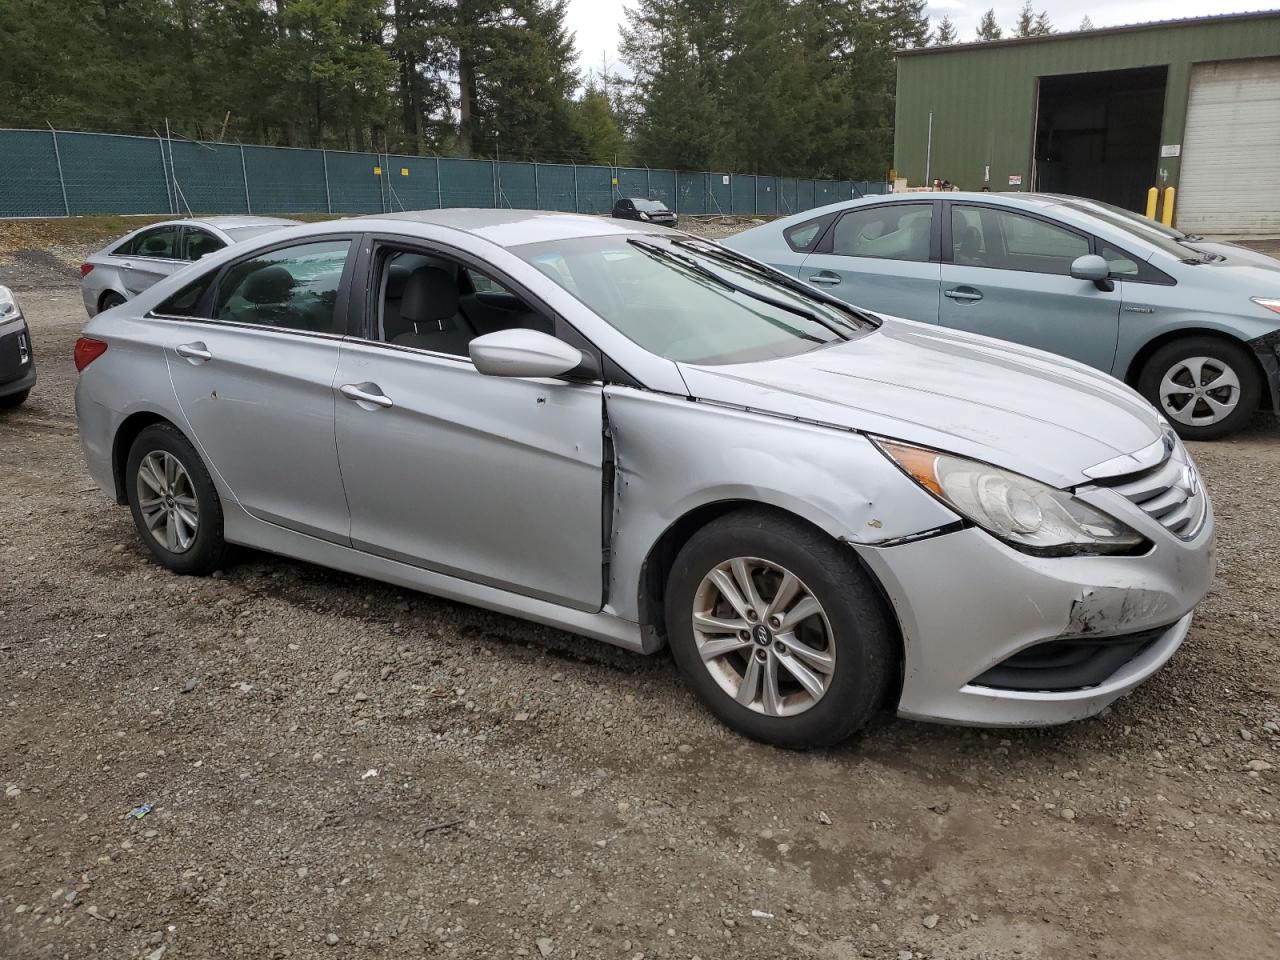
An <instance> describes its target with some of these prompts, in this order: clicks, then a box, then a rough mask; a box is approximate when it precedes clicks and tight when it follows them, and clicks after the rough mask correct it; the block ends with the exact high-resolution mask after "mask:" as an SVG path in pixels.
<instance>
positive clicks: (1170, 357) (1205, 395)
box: [1138, 336, 1262, 440]
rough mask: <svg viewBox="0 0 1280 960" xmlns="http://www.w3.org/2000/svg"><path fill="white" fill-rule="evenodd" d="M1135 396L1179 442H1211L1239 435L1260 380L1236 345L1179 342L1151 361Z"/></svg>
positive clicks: (1198, 339)
mask: <svg viewBox="0 0 1280 960" xmlns="http://www.w3.org/2000/svg"><path fill="white" fill-rule="evenodd" d="M1138 392H1139V393H1141V394H1142V395H1143V396H1144V397H1146V398H1147V400H1148V401H1149V402H1150V403H1152V404H1153V405H1154V406H1155V407H1156V409H1158V410H1159V411H1160V412H1161V413H1163V414H1164V415H1165V417H1167V418H1168V420H1169V422H1170V423H1171V424H1172V425H1173V429H1174V430H1175V431H1177V434H1178V436H1180V437H1182V438H1183V439H1184V440H1217V439H1218V438H1219V437H1225V436H1226V435H1227V434H1229V433H1234V432H1235V431H1236V430H1239V429H1240V428H1241V427H1243V426H1244V425H1245V424H1246V423H1248V422H1249V418H1250V417H1252V416H1253V414H1254V413H1255V412H1256V411H1257V409H1258V404H1259V401H1260V400H1261V397H1262V378H1261V376H1259V374H1258V368H1257V364H1256V363H1255V362H1254V360H1253V358H1252V357H1251V356H1250V355H1249V353H1248V351H1247V350H1246V349H1245V348H1244V347H1243V346H1241V345H1240V344H1238V343H1233V342H1231V341H1230V340H1223V339H1221V338H1218V337H1204V336H1197V337H1185V338H1183V339H1179V340H1174V341H1172V342H1170V343H1166V344H1165V345H1164V346H1162V347H1160V348H1159V349H1158V350H1156V352H1155V353H1153V354H1152V355H1151V357H1150V359H1148V360H1147V362H1146V364H1145V365H1144V366H1143V368H1142V372H1141V373H1140V374H1139V375H1138Z"/></svg>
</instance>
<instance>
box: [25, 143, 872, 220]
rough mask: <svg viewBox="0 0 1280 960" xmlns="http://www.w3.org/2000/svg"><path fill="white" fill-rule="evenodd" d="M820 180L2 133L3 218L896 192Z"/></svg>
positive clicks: (762, 203)
mask: <svg viewBox="0 0 1280 960" xmlns="http://www.w3.org/2000/svg"><path fill="white" fill-rule="evenodd" d="M888 189H889V185H888V184H886V183H881V182H877V181H866V180H809V179H803V178H795V177H761V176H751V175H744V174H730V173H715V172H709V171H708V172H701V173H690V172H687V171H683V170H680V171H677V170H650V169H648V168H646V167H639V168H637V167H608V166H591V165H585V164H583V165H575V164H560V163H520V162H508V161H500V162H499V161H492V160H458V159H448V158H443V157H441V158H437V157H409V156H397V155H395V154H379V153H353V152H349V151H344V150H309V149H299V148H295V147H265V146H250V145H247V144H246V145H241V144H236V143H199V142H196V141H191V140H184V139H168V138H161V137H137V136H126V135H122V134H113V133H72V132H64V131H58V130H52V129H50V130H6V129H0V217H63V216H67V217H70V216H80V215H86V214H99V213H140V214H164V213H171V214H175V215H181V214H212V213H260V214H269V213H270V214H280V213H335V214H336V213H341V214H355V213H390V212H395V211H400V210H423V209H433V208H437V207H513V208H521V209H532V210H562V211H566V212H575V213H607V212H609V210H610V209H611V208H612V206H613V203H614V201H615V200H616V199H617V198H619V197H649V198H651V199H654V200H661V201H662V202H663V203H665V204H666V205H667V206H668V207H670V208H671V209H672V210H674V211H676V212H677V213H683V214H731V215H737V216H755V215H762V216H775V215H777V216H786V215H787V214H790V213H796V212H799V211H801V210H809V209H812V208H813V207H820V206H823V205H824V204H828V203H834V202H835V201H837V200H847V199H849V198H851V197H858V196H862V195H864V194H870V193H887V192H888Z"/></svg>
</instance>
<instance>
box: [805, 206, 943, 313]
mask: <svg viewBox="0 0 1280 960" xmlns="http://www.w3.org/2000/svg"><path fill="white" fill-rule="evenodd" d="M934 208H935V204H934V203H933V202H932V201H924V202H920V203H897V202H895V203H883V204H878V205H876V206H871V207H855V208H853V209H852V210H849V211H847V212H846V213H844V214H842V215H841V217H840V219H839V220H837V221H836V222H835V224H834V226H832V228H831V230H830V231H829V232H828V233H827V235H826V236H825V237H823V239H822V241H821V243H820V244H819V246H818V249H816V250H815V251H814V252H813V253H811V254H810V255H809V256H808V257H807V258H806V259H805V261H804V266H802V267H801V268H800V279H801V280H805V281H808V282H809V283H811V284H813V285H814V286H817V287H821V288H822V289H823V290H826V291H827V292H828V293H831V294H833V295H834V296H837V297H839V298H840V299H841V300H845V301H847V302H848V303H851V304H853V305H854V306H858V307H865V308H866V309H868V310H874V311H877V312H880V313H887V314H890V315H892V316H895V317H905V318H906V319H908V320H918V321H920V322H922V323H936V322H937V320H938V276H939V271H938V263H937V258H936V257H935V256H933V255H932V253H933V250H934V237H933V234H934V223H933V218H934Z"/></svg>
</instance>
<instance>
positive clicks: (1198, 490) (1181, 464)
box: [1099, 442, 1208, 540]
mask: <svg viewBox="0 0 1280 960" xmlns="http://www.w3.org/2000/svg"><path fill="white" fill-rule="evenodd" d="M1099 486H1104V487H1107V488H1109V489H1111V490H1114V491H1115V492H1116V493H1118V494H1120V495H1121V496H1122V497H1124V498H1125V499H1126V500H1128V501H1129V502H1130V503H1132V504H1134V505H1135V506H1137V507H1138V508H1140V509H1141V510H1142V511H1143V512H1144V513H1146V514H1147V516H1149V517H1151V518H1152V519H1153V520H1156V521H1158V522H1159V523H1160V525H1161V526H1163V527H1164V528H1165V529H1166V530H1168V531H1170V532H1171V533H1173V534H1174V535H1176V536H1178V537H1180V538H1182V539H1183V540H1190V539H1191V538H1192V537H1194V536H1195V535H1196V534H1197V533H1199V532H1200V528H1201V527H1202V526H1204V519H1205V516H1206V514H1207V512H1208V497H1207V496H1206V495H1205V491H1204V486H1203V485H1202V484H1201V482H1200V474H1199V472H1198V471H1197V470H1196V465H1195V464H1194V463H1192V462H1191V458H1190V457H1189V456H1187V452H1186V450H1185V449H1184V448H1183V446H1182V444H1180V443H1177V442H1172V443H1167V444H1166V445H1165V455H1164V459H1163V460H1161V461H1160V462H1159V463H1157V464H1156V465H1155V466H1154V467H1148V468H1147V469H1145V470H1142V471H1139V472H1138V473H1131V474H1128V475H1126V476H1123V477H1116V478H1114V479H1109V480H1102V481H1099Z"/></svg>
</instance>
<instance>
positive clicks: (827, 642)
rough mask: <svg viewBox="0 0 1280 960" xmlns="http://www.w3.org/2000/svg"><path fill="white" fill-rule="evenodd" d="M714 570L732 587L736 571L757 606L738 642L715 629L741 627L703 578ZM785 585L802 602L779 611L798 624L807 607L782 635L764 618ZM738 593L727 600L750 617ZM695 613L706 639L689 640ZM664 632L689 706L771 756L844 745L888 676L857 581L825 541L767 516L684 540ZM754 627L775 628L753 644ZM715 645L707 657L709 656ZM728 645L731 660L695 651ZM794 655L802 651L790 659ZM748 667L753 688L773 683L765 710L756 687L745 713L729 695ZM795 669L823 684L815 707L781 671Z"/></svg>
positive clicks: (889, 637)
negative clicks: (771, 749)
mask: <svg viewBox="0 0 1280 960" xmlns="http://www.w3.org/2000/svg"><path fill="white" fill-rule="evenodd" d="M735 562H737V563H736V566H735ZM717 571H718V572H719V574H723V575H725V576H729V577H731V578H732V580H731V583H732V585H733V586H734V587H737V586H738V585H739V584H740V583H741V582H742V580H741V574H742V571H747V576H748V577H749V579H750V582H751V584H752V586H753V587H754V589H755V591H756V599H757V600H760V601H761V602H762V603H763V604H764V606H765V610H764V611H757V610H754V609H751V610H750V611H749V612H750V613H754V614H755V620H754V621H748V622H752V623H753V625H752V626H751V629H750V630H747V631H746V633H747V636H748V637H749V638H750V639H749V641H747V642H745V643H744V639H743V635H742V632H740V631H739V632H732V633H730V632H727V631H726V629H724V626H725V623H726V622H733V623H735V624H737V625H741V624H742V622H743V619H744V618H743V617H740V616H737V615H736V613H735V611H734V609H733V606H732V604H731V603H730V602H729V600H728V599H727V597H728V594H726V593H724V592H723V591H722V590H720V588H719V586H718V585H717V582H716V581H715V580H714V579H709V578H713V577H715V576H717ZM787 574H790V575H791V576H792V577H793V578H795V579H797V580H798V581H799V583H800V590H801V591H802V592H800V593H797V594H795V595H794V596H793V599H792V600H791V602H787V603H784V604H783V605H782V607H781V609H782V610H784V611H793V612H795V613H800V604H801V603H802V602H807V601H806V600H805V594H808V597H809V598H811V599H812V600H814V601H816V602H817V604H818V606H819V610H818V612H816V613H812V614H810V615H808V616H803V615H802V616H803V619H801V620H800V621H799V622H798V623H796V624H792V625H791V626H790V627H788V625H787V623H786V620H785V619H784V620H782V622H781V623H778V621H774V622H773V623H770V622H768V621H767V619H766V618H767V617H768V614H769V613H770V609H769V607H770V601H771V600H772V599H775V598H776V597H777V594H778V593H780V592H781V590H780V589H779V587H780V586H781V584H782V583H783V582H785V579H784V578H785V576H786V575H787ZM744 594H745V592H744V591H742V590H739V598H740V599H745V600H747V604H748V606H750V605H751V601H750V599H749V598H746V597H745V595H744ZM699 612H701V613H703V614H710V615H711V616H712V617H713V618H714V619H715V620H716V621H718V622H717V625H716V628H715V629H713V630H712V631H711V632H707V630H705V629H695V625H694V621H695V614H696V613H699ZM702 622H703V623H704V624H705V623H706V622H707V621H702ZM666 623H667V636H668V637H669V639H670V642H671V650H672V654H673V655H674V657H675V660H676V663H677V665H678V666H679V668H680V670H681V672H682V673H683V675H684V677H685V679H686V681H687V682H688V683H689V686H690V687H692V689H693V692H694V694H695V695H696V696H697V697H698V699H699V700H701V701H702V702H703V704H705V705H706V707H707V708H708V709H709V710H710V711H711V712H712V713H713V714H715V715H716V716H717V717H718V718H720V720H721V721H723V722H724V723H725V724H726V725H728V726H729V727H731V728H732V729H733V730H736V731H737V732H738V733H741V734H743V735H744V736H747V737H750V738H751V739H753V740H759V741H761V742H763V743H768V744H772V745H774V746H778V747H786V748H789V749H807V748H811V747H823V746H830V745H833V744H836V743H840V742H841V741H843V740H846V739H848V738H849V737H850V736H852V735H853V734H854V733H855V732H856V731H857V730H859V729H860V728H861V727H862V726H864V725H865V724H866V722H867V721H868V720H870V719H871V717H872V715H873V714H874V713H875V712H876V711H877V710H879V709H880V708H881V707H882V706H883V705H884V704H885V702H886V700H887V698H888V695H889V692H890V684H891V682H892V681H893V678H894V677H895V676H896V670H897V644H896V642H895V633H894V628H893V626H892V624H891V621H890V618H889V616H888V615H887V613H886V610H885V607H884V604H883V602H882V600H881V598H880V595H879V593H878V592H877V590H876V588H875V585H874V584H873V583H872V582H871V580H870V578H869V576H868V575H867V574H866V573H865V572H864V571H863V570H862V568H861V567H860V566H859V565H858V563H857V562H856V560H855V558H854V557H853V556H852V555H850V554H849V552H848V550H847V548H844V547H841V546H840V545H839V544H837V543H836V542H835V541H833V540H831V539H830V538H829V537H828V536H826V534H824V533H822V532H821V531H819V530H816V529H814V528H811V527H808V526H806V525H804V524H802V523H800V522H798V521H794V520H790V519H787V518H784V517H780V516H778V515H776V514H774V513H771V512H769V511H767V510H757V509H745V510H741V511H736V512H734V513H731V514H729V515H727V516H724V517H721V518H719V519H718V520H715V521H713V522H712V523H710V524H708V525H707V526H706V527H703V528H702V529H701V530H699V531H698V532H697V533H695V534H694V535H693V537H691V538H690V540H689V542H688V543H686V544H685V546H684V548H683V549H682V550H681V551H680V553H679V555H678V556H677V557H676V559H675V562H674V563H673V564H672V568H671V571H670V573H669V574H668V579H667V591H666ZM766 627H768V628H771V627H777V628H778V629H777V631H776V633H775V632H774V631H773V630H772V629H770V630H767V631H766V633H768V634H769V635H768V637H765V636H763V635H761V634H760V629H761V628H766ZM715 643H718V644H719V646H717V647H713V646H710V645H709V644H715ZM798 643H802V644H803V645H804V646H803V647H800V646H798ZM734 644H737V649H734V650H731V651H729V652H727V653H725V654H724V655H722V656H711V657H710V658H709V659H707V660H705V661H704V659H703V655H702V652H701V651H710V650H712V649H723V648H725V647H728V646H731V645H734ZM806 648H807V649H806ZM797 649H806V652H805V653H804V654H803V655H800V656H797V654H796V653H795V652H794V651H795V650H797ZM815 654H817V655H819V656H818V657H815V656H814V655H815ZM823 657H826V658H829V659H831V660H832V661H833V662H830V663H827V664H825V671H824V669H822V668H820V667H819V666H818V664H819V661H820V660H821V659H822V658H823ZM751 658H756V660H757V662H758V663H759V664H760V665H759V666H758V667H757V668H756V669H757V671H758V677H759V678H760V679H763V680H764V681H769V680H770V675H771V672H772V676H773V677H774V678H776V682H775V684H774V687H773V689H774V690H775V691H777V693H778V696H776V697H774V698H773V699H772V702H771V703H770V702H769V699H768V695H767V692H766V691H767V686H768V683H767V682H766V683H759V682H758V681H757V682H756V689H755V691H754V692H753V693H752V694H751V696H749V697H748V698H747V699H749V700H750V701H751V702H750V703H749V704H746V705H744V703H743V702H740V701H739V699H737V698H735V696H734V695H733V693H732V691H733V690H734V689H735V688H736V689H737V690H738V691H739V692H740V693H741V691H742V687H743V682H744V681H747V679H748V674H747V671H748V670H749V669H750V661H751ZM771 663H772V666H770V664H771ZM797 664H798V665H799V666H800V667H802V668H805V669H807V670H808V673H809V675H810V683H812V681H813V679H814V678H815V677H816V679H817V680H818V681H819V682H820V683H823V684H824V688H823V689H822V691H821V692H820V694H819V695H818V696H816V697H815V696H814V695H813V691H812V690H811V689H810V688H809V687H806V686H805V685H804V684H802V683H801V682H800V680H799V676H800V675H799V674H797V673H794V672H793V670H794V667H795V665H797ZM824 672H825V675H824ZM735 678H736V680H737V681H738V682H737V683H736V684H735Z"/></svg>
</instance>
